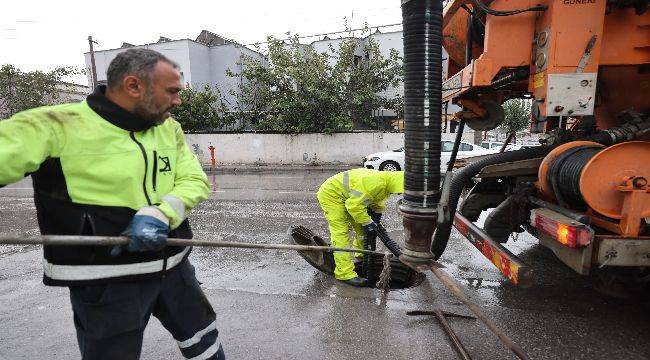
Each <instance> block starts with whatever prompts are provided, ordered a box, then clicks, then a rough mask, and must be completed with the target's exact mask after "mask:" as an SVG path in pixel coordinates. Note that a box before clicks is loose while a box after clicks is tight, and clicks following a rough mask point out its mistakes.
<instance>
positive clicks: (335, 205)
mask: <svg viewBox="0 0 650 360" xmlns="http://www.w3.org/2000/svg"><path fill="white" fill-rule="evenodd" d="M403 192H404V172H403V171H377V170H370V169H353V170H348V171H344V172H341V173H338V174H336V175H334V176H332V177H330V178H329V179H327V180H325V182H324V183H323V184H322V185H321V186H320V188H319V189H318V193H317V196H318V202H319V203H320V206H321V208H322V209H323V212H324V213H325V219H327V223H328V225H329V231H330V237H331V239H332V246H336V247H347V246H348V242H349V238H348V230H349V227H350V225H352V228H353V229H354V232H355V237H354V243H353V245H354V247H355V248H356V249H363V246H364V233H363V226H365V225H368V224H370V223H371V222H372V219H371V218H370V215H368V209H370V210H372V211H374V212H377V213H382V212H383V211H384V210H385V209H386V200H387V199H388V198H389V197H390V195H391V194H401V193H403ZM362 255H363V254H361V253H357V255H356V256H359V257H360V256H362ZM334 261H335V262H336V268H335V270H334V277H336V279H338V280H349V279H352V278H354V277H357V273H356V272H355V271H354V264H353V262H352V256H351V254H350V253H344V252H335V253H334Z"/></svg>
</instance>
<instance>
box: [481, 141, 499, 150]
mask: <svg viewBox="0 0 650 360" xmlns="http://www.w3.org/2000/svg"><path fill="white" fill-rule="evenodd" d="M481 146H482V147H484V148H486V149H490V150H496V151H499V150H501V147H502V146H503V143H502V142H499V141H483V142H482V143H481Z"/></svg>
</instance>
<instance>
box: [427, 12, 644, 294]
mask: <svg viewBox="0 0 650 360" xmlns="http://www.w3.org/2000/svg"><path fill="white" fill-rule="evenodd" d="M647 10H648V1H647V0H547V1H531V0H494V1H492V2H490V1H482V0H470V1H468V0H452V1H449V2H448V3H447V4H446V6H445V7H444V12H443V23H442V35H443V37H442V42H443V46H444V48H445V49H446V51H447V53H448V55H449V61H448V72H447V73H448V74H449V75H448V76H447V79H446V80H445V81H444V82H443V84H442V101H443V102H451V103H454V104H457V105H459V106H461V107H462V109H463V110H462V111H461V112H459V113H457V114H456V116H457V117H458V119H459V122H460V123H462V125H461V126H464V125H467V126H469V127H470V128H472V129H474V130H482V131H487V130H491V129H494V128H495V127H497V126H498V125H499V124H500V123H501V122H502V121H503V119H504V112H503V108H502V106H501V104H502V103H503V102H504V101H506V100H509V99H513V98H524V99H530V101H531V106H532V109H531V124H530V127H531V131H532V132H536V133H544V135H543V136H542V138H541V139H542V140H541V142H542V145H543V146H539V147H534V148H532V149H525V150H520V151H516V152H504V153H501V154H498V155H495V156H490V157H487V158H482V159H476V160H474V161H473V162H470V164H469V165H468V166H466V167H465V168H464V169H463V170H461V171H460V172H459V173H457V174H456V175H454V178H453V180H452V181H450V186H449V187H448V189H447V192H448V193H447V194H446V191H444V190H443V195H442V199H443V200H442V201H441V202H443V203H444V205H445V206H447V208H448V209H457V212H456V213H455V215H454V216H447V218H446V219H442V221H440V220H439V221H438V227H437V229H436V233H435V235H434V238H433V242H432V252H433V254H434V257H436V258H437V257H439V256H440V255H441V254H442V251H444V248H445V246H446V243H447V239H448V237H449V234H450V231H451V227H452V225H453V226H454V227H455V228H456V229H457V230H459V231H460V233H461V234H463V235H464V236H465V237H466V238H467V239H468V240H469V241H470V242H471V243H472V244H473V245H474V246H476V247H477V248H478V249H479V250H480V251H481V252H482V253H483V254H484V255H485V256H486V257H487V258H488V259H489V260H490V261H491V262H492V263H493V264H494V265H496V266H497V267H498V268H499V270H500V271H501V272H502V273H503V274H504V275H505V276H506V277H507V278H508V279H509V280H510V281H511V282H513V283H514V284H517V285H520V286H523V287H525V286H528V285H530V283H531V280H532V278H533V276H532V270H531V269H530V267H529V266H527V265H526V264H525V263H524V262H522V261H521V260H520V259H518V258H517V257H516V256H515V255H514V254H512V253H511V252H510V251H508V250H507V249H506V248H505V247H504V246H503V245H502V244H503V243H506V242H507V241H508V239H510V238H511V235H512V234H513V233H519V232H523V231H524V230H527V231H528V232H529V233H531V234H533V235H534V236H535V237H537V238H538V239H539V242H540V243H541V244H542V245H544V246H545V247H547V248H549V249H551V250H552V251H553V252H554V253H555V255H556V256H557V257H558V258H559V259H560V260H561V261H562V262H564V263H565V264H566V265H568V266H569V267H571V268H572V269H573V270H575V271H576V272H578V273H579V274H583V275H592V276H594V279H596V280H597V282H596V283H597V284H600V285H612V286H618V285H623V286H624V287H625V288H626V289H630V286H631V288H635V289H638V286H640V287H641V288H645V289H647V285H648V283H650V270H649V269H650V185H649V184H648V182H649V181H650V12H648V11H647ZM468 184H471V186H469V185H468ZM468 190H469V191H468ZM461 193H462V194H464V196H463V200H461ZM459 203H460V204H459ZM491 208H493V210H492V211H491V212H490V213H489V214H488V216H487V218H486V219H485V222H484V223H483V225H482V227H479V226H477V225H476V224H475V222H476V221H477V220H478V219H479V216H480V214H481V212H483V211H485V210H487V209H491Z"/></svg>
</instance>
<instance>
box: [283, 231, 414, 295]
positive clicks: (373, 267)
mask: <svg viewBox="0 0 650 360" xmlns="http://www.w3.org/2000/svg"><path fill="white" fill-rule="evenodd" d="M289 239H290V240H291V242H293V243H294V244H298V245H312V246H329V245H330V244H329V243H328V242H327V241H325V239H323V238H321V237H320V236H318V235H316V234H314V233H313V232H312V231H311V230H309V229H307V228H306V227H304V226H292V227H290V228H289ZM298 254H299V255H300V256H301V257H302V258H303V259H305V260H306V261H307V262H308V263H309V264H310V265H311V266H313V267H315V268H316V269H318V270H320V271H321V272H324V273H326V274H328V275H334V256H333V255H332V253H330V252H322V251H309V250H304V251H298ZM383 261H384V259H383V256H380V255H373V256H372V258H371V260H370V266H369V267H368V268H369V269H368V271H367V274H366V273H364V271H363V269H362V266H361V264H358V265H357V266H356V268H355V271H356V272H357V274H359V275H360V276H365V277H368V278H369V279H368V280H369V282H370V283H371V285H373V286H374V284H375V283H376V282H377V280H378V278H379V274H381V270H382V269H383V266H384V265H383ZM390 265H391V272H390V282H389V287H390V288H391V289H405V288H409V287H413V286H417V285H420V283H422V281H423V280H424V278H425V276H424V274H421V273H418V272H416V271H414V270H413V269H411V268H409V267H408V266H406V265H404V264H402V263H401V262H400V261H399V260H398V259H396V258H392V259H391V263H390Z"/></svg>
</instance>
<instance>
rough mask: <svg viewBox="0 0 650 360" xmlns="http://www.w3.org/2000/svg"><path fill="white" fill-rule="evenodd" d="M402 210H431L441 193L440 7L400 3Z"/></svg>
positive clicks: (433, 0)
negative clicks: (402, 133)
mask: <svg viewBox="0 0 650 360" xmlns="http://www.w3.org/2000/svg"><path fill="white" fill-rule="evenodd" d="M402 18H403V21H402V24H403V29H404V30H403V38H404V122H405V134H404V149H405V166H404V167H405V174H404V201H403V203H404V204H407V205H408V206H411V207H416V208H424V209H435V207H436V206H437V204H438V201H439V197H440V192H439V186H440V122H441V116H442V103H441V96H442V92H441V89H442V1H441V0H402Z"/></svg>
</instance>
